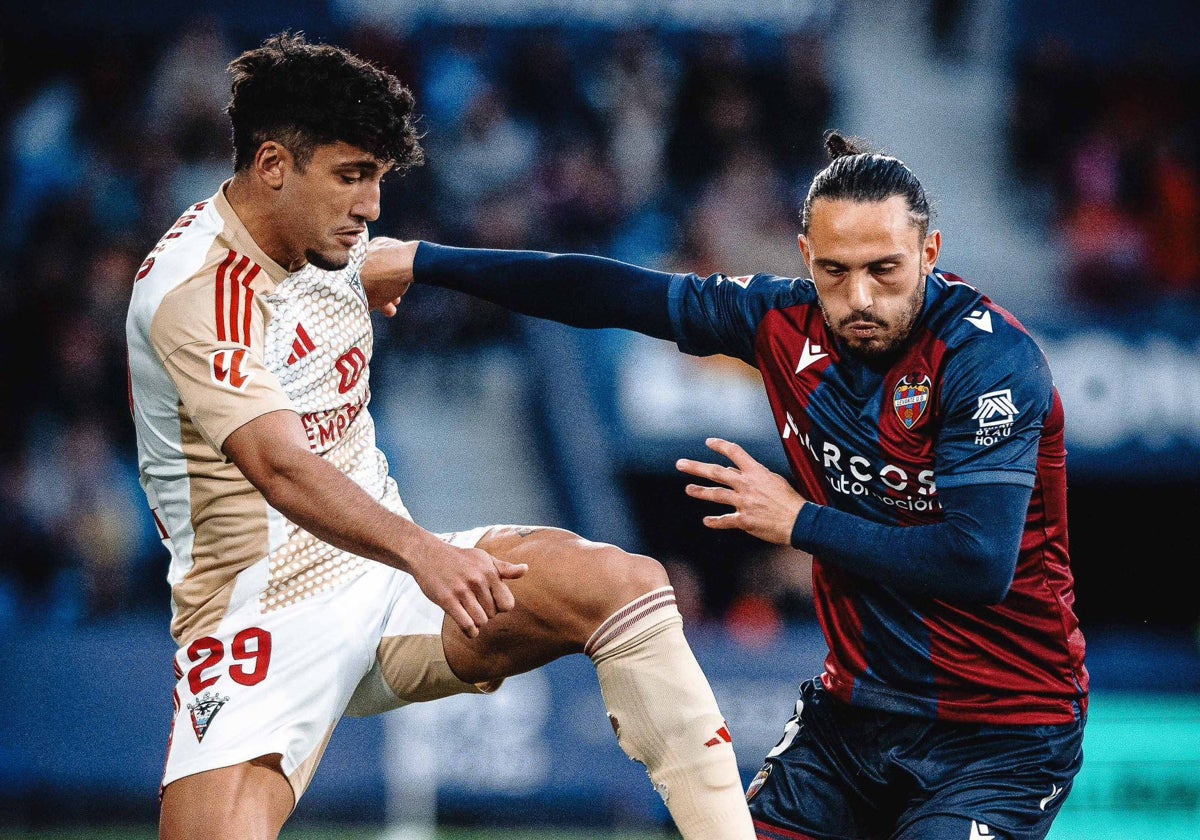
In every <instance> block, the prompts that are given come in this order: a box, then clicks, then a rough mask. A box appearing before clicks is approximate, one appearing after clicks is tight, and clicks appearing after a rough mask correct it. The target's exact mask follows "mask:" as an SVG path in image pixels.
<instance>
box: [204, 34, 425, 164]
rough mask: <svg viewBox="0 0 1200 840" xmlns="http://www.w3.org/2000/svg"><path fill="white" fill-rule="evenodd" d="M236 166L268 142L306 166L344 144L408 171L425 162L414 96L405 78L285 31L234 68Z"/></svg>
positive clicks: (249, 161)
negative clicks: (320, 152)
mask: <svg viewBox="0 0 1200 840" xmlns="http://www.w3.org/2000/svg"><path fill="white" fill-rule="evenodd" d="M229 73H230V75H231V76H232V77H233V87H232V96H231V97H230V100H229V105H228V106H226V108H225V113H227V114H228V115H229V119H230V122H232V123H233V152H234V160H233V166H234V169H235V170H236V171H241V170H243V169H246V168H247V167H249V166H250V165H251V164H252V163H253V162H254V155H255V154H256V153H257V151H258V149H259V147H260V146H261V145H262V144H263V143H264V142H266V141H267V140H275V141H277V142H279V143H280V144H282V145H283V146H284V147H285V148H287V150H288V151H290V152H291V153H292V154H293V155H294V156H295V158H296V164H297V166H299V167H300V168H301V169H303V168H304V167H306V166H307V165H308V163H309V161H311V160H312V155H313V151H314V150H315V149H316V147H317V146H323V145H326V144H329V143H336V142H338V141H341V142H344V143H348V144H350V145H351V146H355V147H357V148H359V149H362V150H363V151H365V152H367V153H368V154H371V155H373V156H374V157H375V158H376V159H378V160H379V161H380V162H381V163H386V164H392V165H394V166H395V168H396V169H397V170H399V171H404V170H406V169H409V168H410V167H413V166H418V165H420V164H421V163H422V162H424V152H423V151H422V149H421V144H420V139H421V138H420V135H419V134H418V132H417V129H416V126H415V124H414V123H415V120H414V117H413V95H412V92H411V91H410V90H409V89H408V88H407V87H405V86H404V85H403V84H402V83H401V82H400V80H399V79H397V78H396V77H395V76H393V75H392V74H390V73H388V72H387V71H385V70H382V69H380V68H378V67H376V66H375V65H373V64H371V63H370V62H368V61H364V60H363V59H361V58H359V57H358V56H356V55H353V54H352V53H349V52H347V51H346V50H344V49H342V48H340V47H335V46H330V45H327V44H312V43H309V42H308V41H307V40H306V39H305V37H304V34H303V33H292V32H282V33H280V34H278V35H273V36H271V37H270V38H268V39H266V40H265V41H263V42H262V44H261V46H259V47H257V48H255V49H252V50H248V51H246V52H244V53H242V54H241V55H240V56H238V57H237V58H235V59H234V60H233V61H231V62H230V63H229Z"/></svg>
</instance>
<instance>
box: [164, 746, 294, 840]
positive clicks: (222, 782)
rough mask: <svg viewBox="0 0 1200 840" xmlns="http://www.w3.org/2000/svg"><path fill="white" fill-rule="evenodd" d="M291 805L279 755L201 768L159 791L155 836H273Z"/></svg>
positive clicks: (256, 839) (217, 839)
mask: <svg viewBox="0 0 1200 840" xmlns="http://www.w3.org/2000/svg"><path fill="white" fill-rule="evenodd" d="M294 803H295V800H294V798H293V793H292V786H291V784H290V783H289V782H288V780H287V777H286V776H284V775H283V771H282V770H281V769H280V767H279V756H278V755H270V756H263V757H261V758H257V759H254V760H252V761H246V762H242V763H241V764H236V765H234V766H232V767H221V768H219V769H217V770H206V771H204V772H203V773H196V774H194V775H191V776H185V777H184V778H182V779H178V780H176V781H174V782H172V783H171V784H170V785H168V786H167V787H166V789H165V790H164V791H163V797H162V812H161V815H160V817H159V826H158V832H159V838H160V840H274V838H276V837H278V835H279V830H280V829H281V828H282V827H283V824H284V822H285V821H286V820H287V818H288V816H289V815H290V814H291V812H292V807H293V805H294ZM214 806H216V807H214Z"/></svg>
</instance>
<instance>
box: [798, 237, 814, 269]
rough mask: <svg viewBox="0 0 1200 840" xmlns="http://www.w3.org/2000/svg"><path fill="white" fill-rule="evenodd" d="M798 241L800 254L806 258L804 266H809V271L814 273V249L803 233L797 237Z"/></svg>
mask: <svg viewBox="0 0 1200 840" xmlns="http://www.w3.org/2000/svg"><path fill="white" fill-rule="evenodd" d="M796 241H797V242H798V243H800V254H801V256H803V257H804V264H805V265H806V266H808V270H809V271H810V272H811V271H812V249H811V247H810V246H809V244H808V237H807V236H805V235H804V234H803V233H801V234H797V235H796Z"/></svg>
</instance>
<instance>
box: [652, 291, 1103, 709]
mask: <svg viewBox="0 0 1200 840" xmlns="http://www.w3.org/2000/svg"><path fill="white" fill-rule="evenodd" d="M669 313H670V318H671V325H672V330H673V332H674V335H675V339H676V341H677V343H678V345H679V347H680V349H682V350H683V351H684V352H687V353H691V354H694V355H710V354H716V353H721V354H726V355H731V356H734V357H737V358H740V359H742V360H744V361H746V362H748V363H750V364H752V365H754V366H755V367H757V368H758V370H759V371H760V372H761V373H762V377H763V381H764V383H765V386H766V390H767V395H768V397H769V399H770V403H771V407H772V410H773V413H774V416H775V420H776V424H777V428H778V430H779V434H780V437H781V439H782V442H783V447H784V450H785V452H786V455H787V459H788V461H789V463H790V465H791V468H792V472H793V475H794V480H795V482H796V486H797V489H799V490H800V492H801V493H803V494H804V495H805V496H806V497H807V498H808V499H810V500H812V501H813V502H816V503H818V504H820V505H826V506H829V507H831V508H835V509H837V510H841V511H844V512H846V513H849V514H853V515H855V516H858V517H862V518H864V519H867V520H870V521H872V522H875V523H879V524H882V525H889V526H914V525H927V524H933V523H937V522H940V521H942V520H943V516H944V513H943V510H942V507H941V504H940V503H939V498H938V490H939V489H949V488H952V487H964V486H967V485H977V486H981V487H986V486H988V485H998V484H1017V485H1022V486H1024V487H1027V488H1032V497H1031V501H1030V503H1029V508H1028V513H1027V516H1026V519H1025V527H1024V533H1023V536H1022V539H1021V545H1020V553H1019V558H1018V560H1017V565H1016V572H1015V575H1014V577H1013V580H1012V584H1011V586H1010V587H1009V589H1008V592H1007V595H1006V596H1005V597H1004V599H1003V600H1002V601H1001V602H1000V603H998V604H994V605H979V604H969V605H964V604H957V603H951V602H948V601H945V600H939V599H937V598H934V597H922V596H919V595H915V594H913V593H911V592H907V591H900V590H898V589H897V588H896V587H889V586H887V585H884V584H882V583H880V582H878V581H875V580H872V579H870V578H869V577H866V576H863V575H858V574H855V573H853V572H851V571H847V570H846V569H845V568H844V567H841V566H838V567H835V566H834V565H833V564H831V563H828V562H826V563H823V562H822V561H821V558H820V557H819V556H815V557H814V560H813V583H814V591H815V599H816V610H817V615H818V618H819V620H820V623H821V627H822V631H823V632H824V635H825V639H826V642H827V643H828V646H829V654H828V656H827V658H826V661H825V670H824V673H823V674H822V676H821V678H822V681H823V683H824V685H825V687H826V688H827V689H828V690H829V691H830V692H832V693H833V694H834V695H835V696H837V697H839V698H841V699H842V700H844V701H846V702H849V703H852V704H854V705H858V706H863V707H867V708H877V709H882V710H887V711H894V712H900V713H906V714H914V715H920V716H925V717H937V718H940V719H944V720H953V721H968V722H987V723H1008V724H1014V723H1015V724H1053V723H1064V722H1069V721H1072V720H1074V719H1075V718H1077V717H1078V716H1079V715H1080V714H1081V713H1082V712H1083V711H1084V710H1085V709H1086V700H1087V690H1088V674H1087V669H1086V667H1085V665H1084V639H1083V635H1082V633H1081V631H1080V628H1079V622H1078V620H1077V618H1076V616H1075V613H1074V610H1073V605H1074V591H1073V576H1072V572H1071V567H1070V559H1069V554H1068V541H1067V500H1066V449H1065V445H1064V440H1063V408H1062V403H1061V401H1060V400H1059V397H1058V393H1057V391H1056V390H1055V388H1054V384H1053V381H1052V378H1051V373H1050V370H1049V366H1048V364H1047V361H1046V358H1045V356H1044V355H1043V353H1042V351H1041V349H1040V348H1039V347H1038V346H1037V344H1036V342H1035V341H1034V339H1033V338H1032V337H1031V336H1030V334H1029V333H1028V331H1027V330H1026V329H1025V328H1024V327H1023V326H1022V325H1021V324H1020V323H1019V322H1018V321H1017V320H1016V318H1014V317H1013V316H1012V315H1011V314H1010V313H1008V312H1006V311H1005V310H1004V309H1002V308H1000V307H999V306H996V305H995V304H994V303H992V302H991V301H990V300H989V299H988V298H987V297H985V296H984V295H982V294H981V293H980V292H979V291H978V290H977V289H975V288H974V287H972V286H970V285H968V284H967V283H965V282H963V281H962V280H960V279H959V278H957V277H955V276H954V275H951V274H947V273H945V272H942V271H935V272H934V273H933V274H931V275H930V276H929V277H928V278H926V300H925V306H924V309H923V311H922V313H921V315H920V317H919V319H918V321H917V323H916V325H915V326H914V329H913V333H912V335H911V336H910V339H909V341H908V343H907V345H906V349H905V350H904V351H903V352H902V353H901V354H900V356H899V358H898V359H897V360H896V361H895V362H894V363H893V364H891V366H890V367H888V368H887V369H886V370H882V369H878V368H877V367H874V368H873V367H872V366H870V365H868V364H865V363H863V362H862V361H861V360H859V359H858V358H857V357H855V356H853V355H852V354H845V353H843V351H842V349H841V348H840V347H839V344H838V342H837V340H836V339H835V337H834V335H833V334H832V332H830V330H829V329H828V327H827V325H826V323H825V320H824V317H823V315H822V312H821V308H820V306H819V304H818V301H817V293H816V289H815V287H814V285H813V284H812V282H811V281H808V280H804V279H788V278H781V277H775V276H771V275H765V274H759V275H754V276H752V277H748V278H736V279H734V278H729V277H725V276H723V275H714V276H712V277H708V278H702V277H699V276H697V275H694V274H692V275H675V276H674V277H673V278H672V280H671V284H670V290H669Z"/></svg>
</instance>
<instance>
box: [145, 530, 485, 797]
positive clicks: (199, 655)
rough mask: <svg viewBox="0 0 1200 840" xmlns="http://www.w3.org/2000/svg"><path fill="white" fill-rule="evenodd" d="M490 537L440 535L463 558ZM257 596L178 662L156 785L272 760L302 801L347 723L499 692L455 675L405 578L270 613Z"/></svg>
mask: <svg viewBox="0 0 1200 840" xmlns="http://www.w3.org/2000/svg"><path fill="white" fill-rule="evenodd" d="M490 528H491V526H485V527H482V528H475V529H472V530H470V531H460V532H457V533H454V534H442V535H441V536H442V538H443V539H444V540H446V541H447V542H449V543H451V544H452V545H456V546H459V547H463V548H469V547H472V546H474V545H475V544H476V543H477V542H479V540H480V539H481V538H482V537H483V535H484V534H485V533H487V531H488V530H490ZM262 562H263V563H265V562H266V561H265V560H264V561H262ZM256 568H257V564H256V566H255V567H251V568H250V569H246V570H245V571H244V572H242V574H243V575H246V574H247V573H251V572H254V571H255V569H256ZM239 577H240V576H239ZM258 594H259V593H258V592H250V593H247V595H246V596H245V597H242V598H240V599H235V600H234V601H233V602H231V603H230V605H229V610H228V612H227V613H226V615H225V617H224V618H223V619H222V620H221V623H220V624H219V625H218V627H217V630H216V631H215V632H214V633H213V634H212V635H210V636H205V637H203V638H200V639H197V640H195V641H192V642H191V643H190V644H188V645H187V646H185V647H181V648H180V649H179V651H178V652H177V653H176V655H175V673H176V676H177V677H178V678H179V679H178V682H177V683H176V685H175V695H174V700H175V717H174V721H173V723H172V727H171V736H170V738H169V740H168V742H167V762H166V769H165V772H164V774H163V782H162V784H163V787H166V786H167V785H168V784H169V783H171V782H173V781H175V780H176V779H181V778H183V777H184V776H190V775H192V774H194V773H200V772H202V771H205V770H214V769H216V768H218V767H229V766H232V765H235V764H240V763H242V762H244V761H249V760H251V759H254V758H258V757H259V756H264V755H271V754H278V755H280V756H281V765H282V769H283V773H284V775H286V776H287V778H288V781H289V782H290V783H291V785H292V790H293V792H294V793H295V796H296V801H299V800H300V796H301V795H302V794H303V793H304V791H305V789H306V788H307V787H308V783H309V781H311V779H312V775H313V772H314V771H315V770H316V766H317V763H318V762H319V761H320V759H321V755H322V754H323V753H324V751H325V744H326V743H327V742H328V740H329V736H330V734H332V732H333V728H334V726H335V725H336V724H337V722H338V720H339V719H340V718H341V717H342V715H343V714H350V715H353V716H356V717H364V716H367V715H373V714H378V713H380V712H385V711H388V710H389V709H394V708H397V707H399V706H402V705H405V704H406V703H410V702H414V701H419V700H432V699H435V698H438V697H446V696H449V695H451V694H461V693H464V692H475V693H478V692H481V691H491V690H494V689H495V687H496V685H498V683H497V684H493V685H487V686H477V685H473V684H470V683H464V682H462V681H461V680H459V679H458V678H457V677H455V676H454V674H453V673H451V671H450V668H449V666H448V665H447V664H446V659H445V655H444V653H443V652H442V641H441V632H442V620H443V617H444V615H445V613H444V612H443V611H442V609H441V608H440V607H438V606H437V605H436V604H434V603H433V602H432V601H430V600H429V599H428V598H426V597H425V595H424V593H422V592H421V590H420V588H419V587H418V586H417V583H416V581H415V580H414V579H413V577H412V576H411V575H408V574H406V573H404V572H400V571H397V570H395V569H392V568H390V567H387V566H384V565H382V564H378V563H370V564H368V565H367V569H366V571H365V572H363V573H362V574H361V575H359V576H358V577H356V578H354V579H353V580H351V581H349V582H347V583H345V584H344V585H341V586H339V587H337V588H335V589H332V590H329V591H327V592H322V593H319V594H317V595H314V596H313V597H311V598H308V599H306V600H304V601H300V602H298V603H296V604H294V605H291V606H288V607H285V608H283V609H275V610H272V611H268V612H264V611H263V610H262V599H261V598H259V597H257V596H258Z"/></svg>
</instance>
